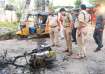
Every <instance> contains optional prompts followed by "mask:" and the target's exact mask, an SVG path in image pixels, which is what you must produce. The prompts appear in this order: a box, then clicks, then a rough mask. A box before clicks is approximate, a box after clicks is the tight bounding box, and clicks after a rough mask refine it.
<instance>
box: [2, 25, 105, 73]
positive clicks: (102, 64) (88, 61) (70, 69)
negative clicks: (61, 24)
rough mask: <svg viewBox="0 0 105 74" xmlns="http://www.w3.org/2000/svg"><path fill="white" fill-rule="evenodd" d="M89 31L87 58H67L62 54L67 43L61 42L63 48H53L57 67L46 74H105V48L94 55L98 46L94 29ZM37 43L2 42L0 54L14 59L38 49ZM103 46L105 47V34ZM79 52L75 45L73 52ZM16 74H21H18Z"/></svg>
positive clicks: (25, 41)
mask: <svg viewBox="0 0 105 74" xmlns="http://www.w3.org/2000/svg"><path fill="white" fill-rule="evenodd" d="M88 30H89V34H88V42H87V57H86V58H85V59H82V60H78V59H72V58H71V57H68V56H66V54H65V53H63V52H62V51H63V50H64V49H65V42H64V41H63V40H62V41H61V42H60V45H61V47H59V48H56V47H53V49H54V50H55V51H57V61H56V62H55V64H56V67H55V68H52V69H51V70H47V69H46V70H45V74H105V46H104V47H103V48H102V50H101V51H100V52H97V53H94V52H93V51H94V50H95V48H96V44H95V42H94V40H93V37H92V35H93V30H94V29H93V28H92V27H89V29H88ZM104 33H105V32H104ZM45 40H46V43H47V44H50V41H49V39H48V38H47V39H45ZM37 42H38V40H36V39H33V40H21V41H20V40H16V39H14V40H6V41H0V54H2V53H3V51H4V50H8V56H11V57H13V56H16V55H19V54H22V53H24V52H25V51H31V50H32V49H34V48H36V47H37V46H38V45H37ZM103 44H104V45H105V34H104V41H103ZM78 50H79V49H78V46H77V45H75V44H74V43H73V51H74V52H78ZM21 62H22V61H21ZM11 71H13V70H11ZM13 72H14V71H13ZM15 72H16V71H15ZM0 74H1V73H0ZM16 74H21V73H18V72H17V73H16ZM27 74H28V73H27ZM42 74H43V73H42Z"/></svg>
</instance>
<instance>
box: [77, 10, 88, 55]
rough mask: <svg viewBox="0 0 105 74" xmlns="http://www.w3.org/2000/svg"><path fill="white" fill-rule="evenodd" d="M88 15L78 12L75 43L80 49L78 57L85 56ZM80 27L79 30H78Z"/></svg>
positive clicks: (84, 12)
mask: <svg viewBox="0 0 105 74" xmlns="http://www.w3.org/2000/svg"><path fill="white" fill-rule="evenodd" d="M88 18H89V17H88V13H87V12H86V11H84V10H82V11H80V13H79V16H78V23H79V25H78V27H77V43H78V46H79V48H80V55H81V56H85V55H86V39H87V25H88V22H87V20H88ZM80 27H81V28H80Z"/></svg>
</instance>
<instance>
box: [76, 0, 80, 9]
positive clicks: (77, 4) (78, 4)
mask: <svg viewBox="0 0 105 74" xmlns="http://www.w3.org/2000/svg"><path fill="white" fill-rule="evenodd" d="M80 4H81V0H76V1H75V7H76V8H79V6H80Z"/></svg>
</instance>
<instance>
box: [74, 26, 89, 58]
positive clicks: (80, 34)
mask: <svg viewBox="0 0 105 74" xmlns="http://www.w3.org/2000/svg"><path fill="white" fill-rule="evenodd" d="M76 36H77V44H78V46H79V48H80V53H79V54H80V55H81V56H85V55H86V40H87V27H85V28H82V29H81V30H78V29H77V35H76Z"/></svg>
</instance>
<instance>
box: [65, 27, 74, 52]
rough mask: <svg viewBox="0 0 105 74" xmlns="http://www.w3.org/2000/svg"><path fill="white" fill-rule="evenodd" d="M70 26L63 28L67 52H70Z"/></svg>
mask: <svg viewBox="0 0 105 74" xmlns="http://www.w3.org/2000/svg"><path fill="white" fill-rule="evenodd" d="M71 36H72V35H71V28H70V27H66V28H64V37H65V40H66V46H67V49H68V50H69V52H72V41H71Z"/></svg>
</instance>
